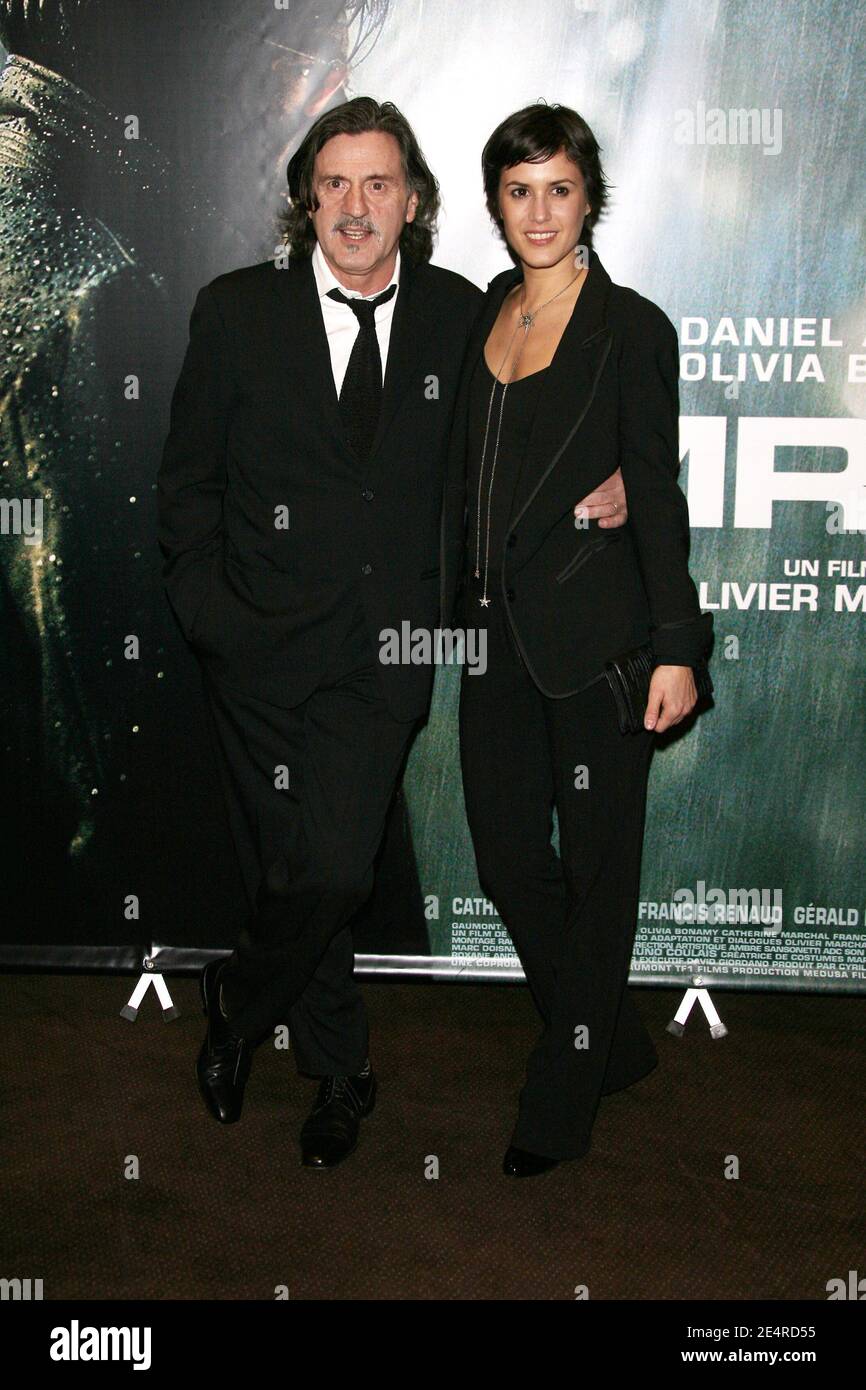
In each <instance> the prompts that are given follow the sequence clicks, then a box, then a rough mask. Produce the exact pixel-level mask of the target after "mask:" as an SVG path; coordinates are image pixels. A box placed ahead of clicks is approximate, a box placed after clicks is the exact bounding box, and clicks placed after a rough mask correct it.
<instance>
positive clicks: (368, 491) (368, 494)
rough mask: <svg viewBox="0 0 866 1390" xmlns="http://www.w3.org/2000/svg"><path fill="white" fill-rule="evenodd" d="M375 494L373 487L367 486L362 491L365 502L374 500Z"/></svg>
mask: <svg viewBox="0 0 866 1390" xmlns="http://www.w3.org/2000/svg"><path fill="white" fill-rule="evenodd" d="M375 495H376V494H375V493H374V492H373V489H372V488H371V487H365V488H364V491H363V492H362V493H361V496H362V497H363V499H364V501H365V502H372V500H373V498H374V497H375Z"/></svg>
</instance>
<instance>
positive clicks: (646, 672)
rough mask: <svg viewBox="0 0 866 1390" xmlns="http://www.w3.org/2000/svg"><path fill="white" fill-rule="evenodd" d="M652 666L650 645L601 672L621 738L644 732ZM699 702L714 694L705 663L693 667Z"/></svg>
mask: <svg viewBox="0 0 866 1390" xmlns="http://www.w3.org/2000/svg"><path fill="white" fill-rule="evenodd" d="M653 666H654V659H653V651H652V644H651V643H649V642H646V643H645V644H644V646H642V647H633V648H632V650H631V651H630V652H624V653H623V655H622V656H618V657H616V658H615V660H613V661H608V663H607V664H606V666H605V668H604V674H605V676H606V677H607V683H608V685H609V686H610V688H611V690H612V691H613V698H614V701H615V703H616V714H617V719H618V720H619V731H620V733H621V734H636V733H637V732H638V730H639V729H642V728H643V717H644V714H645V713H646V707H647V702H648V701H649V688H650V680H651V678H652V673H653ZM692 672H693V674H694V678H695V685H696V686H697V691H698V699H699V700H705V699H706V698H707V697H708V696H709V695H712V693H713V682H712V678H711V676H710V672H709V668H708V666H707V663H706V661H699V662H698V664H697V665H696V666H693V667H692Z"/></svg>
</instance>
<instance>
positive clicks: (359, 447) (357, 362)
mask: <svg viewBox="0 0 866 1390" xmlns="http://www.w3.org/2000/svg"><path fill="white" fill-rule="evenodd" d="M396 293H397V286H396V285H389V286H388V288H387V289H386V290H384V291H383V293H382V294H380V295H377V296H376V298H375V299H350V298H349V296H348V295H345V294H343V292H342V291H341V290H328V298H329V299H336V300H337V301H338V302H339V303H340V304H348V306H349V308H350V309H351V310H352V313H353V314H354V315H355V318H356V319H357V320H358V336H357V338H356V339H355V343H354V346H353V348H352V355H351V357H350V358H349V365H348V366H347V368H346V375H345V377H344V378H343V389H342V391H341V392H340V416H341V418H342V421H343V424H344V426H345V429H346V433H347V435H348V436H349V442H350V444H351V445H352V448H353V449H354V451H355V453H356V454H357V455H358V458H359V459H360V460H361V462H362V463H366V462H367V460H368V459H369V457H370V450H371V449H372V447H373V440H374V438H375V436H376V427H377V425H378V424H379V412H380V410H381V409H382V356H381V353H380V352H379V339H378V338H377V337H376V306H377V305H378V304H385V303H387V301H388V300H389V299H392V298H393V297H394V295H395V294H396Z"/></svg>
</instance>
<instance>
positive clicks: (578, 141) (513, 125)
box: [481, 102, 611, 260]
mask: <svg viewBox="0 0 866 1390" xmlns="http://www.w3.org/2000/svg"><path fill="white" fill-rule="evenodd" d="M560 151H562V153H563V154H565V155H566V156H567V157H568V158H569V159H570V160H571V162H572V164H576V165H577V167H578V169H579V170H580V172H581V174H582V175H583V182H584V185H585V188H586V200H587V202H588V203H589V207H590V211H589V213H587V216H586V218H585V219H584V223H583V231H582V232H581V234H580V241H581V244H582V245H583V246H592V232H593V228H594V227H595V225H596V223H597V222H598V221H599V219H600V218H601V217H602V216H603V215H604V211H605V208H606V207H607V200H608V190H609V189H610V187H611V185H610V184H609V183H608V182H607V179H606V178H605V176H604V170H603V169H602V167H601V158H600V155H601V147H600V146H599V143H598V141H597V140H596V138H595V136H594V135H593V133H592V131H591V130H590V128H589V126H588V125H587V123H586V121H585V120H584V119H583V117H582V116H579V115H578V114H577V112H576V111H572V110H571V108H570V107H569V106H559V105H558V104H556V103H554V104H553V105H552V106H548V105H547V104H546V102H536V104H535V105H534V106H524V108H523V110H522V111H515V112H514V114H513V115H512V116H507V117H506V118H505V120H504V121H502V122H501V124H500V125H498V126H497V127H496V129H495V130H494V132H493V134H492V135H491V137H490V139H489V140H488V141H487V144H486V145H485V146H484V149H483V150H482V152H481V173H482V176H483V179H484V196H485V198H486V200H487V211H488V212H489V213H490V216H491V217H492V218H493V221H494V222H495V223H496V226H497V228H498V229H499V235H500V236H501V237H502V240H503V241H505V232H504V227H503V221H502V214H501V213H500V211H499V179H500V176H501V174H502V171H503V169H512V168H513V167H514V165H515V164H542V163H544V161H545V160H547V159H552V158H553V156H554V155H555V154H559V152H560ZM505 244H506V246H507V245H508V243H507V241H506V243H505ZM508 251H509V255H510V256H511V258H512V260H517V259H518V258H517V257H516V256H515V253H514V252H513V251H512V250H511V247H510V246H509V247H508Z"/></svg>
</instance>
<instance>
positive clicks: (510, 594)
mask: <svg viewBox="0 0 866 1390" xmlns="http://www.w3.org/2000/svg"><path fill="white" fill-rule="evenodd" d="M505 597H506V598H507V599H508V602H509V603H513V602H514V590H513V589H506V590H505Z"/></svg>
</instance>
